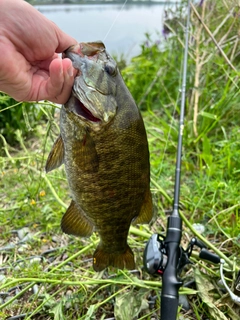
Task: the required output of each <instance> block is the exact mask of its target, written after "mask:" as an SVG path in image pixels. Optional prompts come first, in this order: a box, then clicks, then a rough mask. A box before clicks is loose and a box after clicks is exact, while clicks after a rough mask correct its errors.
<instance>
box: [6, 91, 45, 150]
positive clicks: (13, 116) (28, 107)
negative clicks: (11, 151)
mask: <svg viewBox="0 0 240 320" xmlns="http://www.w3.org/2000/svg"><path fill="white" fill-rule="evenodd" d="M42 115H43V113H42V111H41V110H40V108H38V107H37V105H36V104H35V103H33V102H31V103H30V102H17V101H15V100H14V99H13V98H11V97H9V96H8V95H6V94H4V93H2V92H0V134H1V135H3V136H4V138H5V140H6V141H7V142H8V143H9V144H10V145H15V144H16V143H18V142H19V141H18V139H17V136H16V132H17V130H20V131H21V134H22V136H23V137H24V138H27V137H29V136H30V135H32V134H33V131H34V129H35V128H36V126H37V125H38V124H39V121H40V120H41V119H42ZM1 145H2V140H1V139H0V146H1Z"/></svg>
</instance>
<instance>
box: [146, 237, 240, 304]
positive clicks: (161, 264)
mask: <svg viewBox="0 0 240 320" xmlns="http://www.w3.org/2000/svg"><path fill="white" fill-rule="evenodd" d="M194 246H196V247H198V248H200V253H199V258H200V259H203V260H207V261H209V262H212V263H214V264H219V263H220V276H221V280H222V283H223V285H224V287H225V289H226V291H227V292H228V293H229V295H230V298H231V299H232V301H233V302H234V303H236V304H238V305H240V297H239V296H237V295H235V294H234V293H233V292H232V291H231V290H230V288H229V287H228V285H227V284H226V281H225V279H224V274H223V265H224V264H225V261H224V259H220V257H219V256H218V255H216V254H215V253H212V252H210V251H209V250H207V247H206V246H205V244H204V243H203V242H202V241H200V240H199V239H197V238H192V239H191V241H190V243H189V245H188V247H187V249H186V250H184V249H183V248H182V247H181V246H179V260H178V265H177V271H178V275H180V273H181V271H182V269H183V268H184V266H186V265H187V264H192V262H191V261H190V257H191V254H192V250H193V248H194ZM167 263H168V256H167V249H166V244H165V237H164V236H162V235H159V234H153V235H152V236H151V238H150V239H149V240H148V243H147V245H146V247H145V250H144V255H143V265H144V269H145V270H146V271H147V272H148V273H149V274H151V275H153V276H157V275H159V276H163V274H164V271H165V268H166V265H167Z"/></svg>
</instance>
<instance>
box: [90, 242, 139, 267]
mask: <svg viewBox="0 0 240 320" xmlns="http://www.w3.org/2000/svg"><path fill="white" fill-rule="evenodd" d="M108 266H112V267H115V268H118V269H124V268H126V269H129V270H133V269H135V262H134V255H133V252H132V250H131V248H130V247H129V246H128V245H127V247H126V250H125V252H124V253H122V252H121V253H108V252H105V250H104V248H103V247H102V246H101V244H99V245H98V247H97V249H96V251H95V252H94V254H93V269H94V270H95V271H102V270H103V269H105V268H107V267H108Z"/></svg>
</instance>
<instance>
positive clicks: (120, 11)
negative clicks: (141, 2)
mask: <svg viewBox="0 0 240 320" xmlns="http://www.w3.org/2000/svg"><path fill="white" fill-rule="evenodd" d="M127 2H128V0H125V2H124V3H123V5H122V7H121V9H120V10H119V12H118V14H117V15H116V17H115V19H114V20H113V23H112V24H111V26H110V28H109V30H108V32H107V33H106V35H105V37H104V38H103V42H104V41H105V40H106V38H107V36H108V35H109V33H110V32H111V30H112V28H113V26H114V25H115V23H116V21H117V19H118V18H119V16H120V14H121V13H122V10H123V8H124V7H125V5H126V3H127Z"/></svg>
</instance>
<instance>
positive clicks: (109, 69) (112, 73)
mask: <svg viewBox="0 0 240 320" xmlns="http://www.w3.org/2000/svg"><path fill="white" fill-rule="evenodd" d="M104 70H105V71H106V72H107V73H108V74H109V75H110V76H115V75H116V74H117V68H116V66H115V65H114V64H112V63H108V64H106V65H105V67H104Z"/></svg>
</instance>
